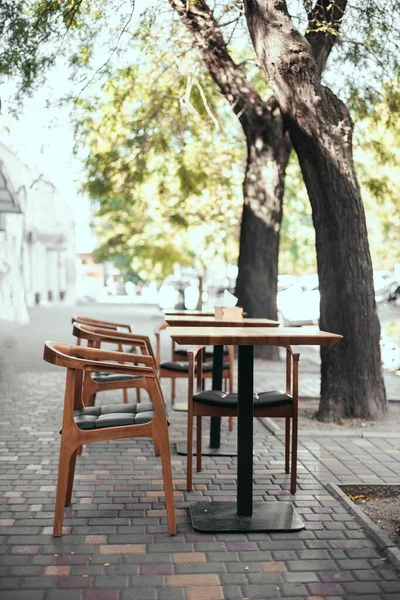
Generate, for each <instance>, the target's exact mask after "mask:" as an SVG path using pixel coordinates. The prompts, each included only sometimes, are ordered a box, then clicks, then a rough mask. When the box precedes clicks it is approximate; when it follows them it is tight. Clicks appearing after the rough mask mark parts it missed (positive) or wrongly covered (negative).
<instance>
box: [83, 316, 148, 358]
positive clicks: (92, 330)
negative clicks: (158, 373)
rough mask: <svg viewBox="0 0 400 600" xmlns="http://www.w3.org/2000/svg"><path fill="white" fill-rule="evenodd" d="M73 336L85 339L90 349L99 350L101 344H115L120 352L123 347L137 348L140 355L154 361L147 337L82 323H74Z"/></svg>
mask: <svg viewBox="0 0 400 600" xmlns="http://www.w3.org/2000/svg"><path fill="white" fill-rule="evenodd" d="M73 335H74V336H76V337H77V338H78V339H85V340H86V341H87V342H88V346H90V347H97V348H100V346H101V344H102V343H108V344H117V345H118V349H119V351H122V349H123V346H130V347H134V348H139V349H140V352H141V353H142V354H147V355H150V356H152V358H153V359H154V352H153V348H152V346H151V342H150V339H149V338H148V336H147V335H139V334H136V333H126V332H124V331H117V330H115V329H106V328H105V327H93V326H91V325H88V324H83V323H74V325H73Z"/></svg>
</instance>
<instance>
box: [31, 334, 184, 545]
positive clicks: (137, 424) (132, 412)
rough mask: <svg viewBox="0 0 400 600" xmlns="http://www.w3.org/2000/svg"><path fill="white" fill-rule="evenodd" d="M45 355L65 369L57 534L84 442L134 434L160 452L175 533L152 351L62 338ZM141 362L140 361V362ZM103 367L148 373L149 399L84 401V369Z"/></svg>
mask: <svg viewBox="0 0 400 600" xmlns="http://www.w3.org/2000/svg"><path fill="white" fill-rule="evenodd" d="M43 358H44V360H45V361H47V362H49V363H52V364H53V365H57V366H60V367H65V368H66V369H67V378H66V384H65V396H64V413H63V418H62V431H61V446H60V459H59V466H58V482H57V494H56V506H55V515H54V535H55V536H61V535H62V525H63V520H64V507H65V506H69V505H70V504H71V497H72V488H73V482H74V472H75V464H76V455H77V451H78V449H79V448H80V447H81V446H82V445H84V444H91V443H93V442H102V441H105V440H113V439H123V438H131V437H132V438H133V437H146V438H151V439H152V440H153V441H154V444H155V447H156V450H157V452H156V453H157V454H159V455H160V457H161V465H162V475H163V484H164V492H165V503H166V509H167V521H168V533H170V535H175V533H176V521H175V510H174V499H173V489H172V471H171V457H170V448H169V439H168V422H167V417H166V414H165V406H164V401H163V396H162V391H161V386H160V382H159V379H158V377H157V372H156V369H155V364H154V360H153V358H152V357H151V356H148V355H147V356H146V355H132V354H129V353H122V352H110V351H106V350H98V349H94V348H85V347H82V346H70V345H68V344H62V343H59V342H46V343H45V346H44V354H43ZM132 363H135V364H132ZM139 364H140V365H141V366H138V365H139ZM99 368H100V369H101V370H102V371H106V372H110V373H118V374H119V373H123V374H126V375H138V376H140V377H142V378H144V379H145V380H146V389H147V391H148V393H149V397H150V400H151V402H148V403H141V404H137V403H132V404H120V405H115V404H114V405H111V406H102V407H95V406H93V407H92V406H91V407H85V406H84V404H83V402H82V390H83V377H84V374H85V373H86V372H91V373H93V372H96V371H98V370H99Z"/></svg>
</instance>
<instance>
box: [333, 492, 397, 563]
mask: <svg viewBox="0 0 400 600" xmlns="http://www.w3.org/2000/svg"><path fill="white" fill-rule="evenodd" d="M346 485H359V484H357V483H354V484H350V483H346ZM326 489H327V490H328V491H329V492H331V494H332V496H333V497H334V498H335V499H336V500H339V502H341V503H342V504H344V505H345V506H346V508H348V509H349V511H350V512H351V513H353V514H354V516H355V517H356V518H357V520H358V521H360V522H361V525H362V526H363V527H364V529H365V530H366V531H367V533H368V535H369V536H370V537H371V538H372V539H373V541H374V542H375V544H376V545H377V546H378V548H379V550H381V551H382V552H383V553H384V555H385V556H386V558H387V559H388V560H389V561H390V562H391V563H392V564H393V566H395V567H396V568H397V569H400V549H399V548H397V546H396V544H395V543H394V542H392V540H391V539H390V538H389V537H388V536H387V535H385V534H384V533H383V532H382V531H381V529H379V527H378V526H377V525H375V523H374V522H373V521H371V519H370V518H369V517H367V515H366V514H365V513H364V512H363V511H362V510H361V509H360V508H358V506H357V505H356V504H354V502H352V501H351V500H350V498H349V497H348V496H347V495H346V494H345V493H344V492H343V491H342V490H341V489H340V487H339V485H337V484H336V483H328V484H327V485H326Z"/></svg>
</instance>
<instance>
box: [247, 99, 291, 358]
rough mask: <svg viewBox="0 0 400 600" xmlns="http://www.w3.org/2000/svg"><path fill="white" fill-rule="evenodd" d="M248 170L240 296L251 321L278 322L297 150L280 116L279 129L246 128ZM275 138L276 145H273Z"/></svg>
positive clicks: (266, 353) (267, 353)
mask: <svg viewBox="0 0 400 600" xmlns="http://www.w3.org/2000/svg"><path fill="white" fill-rule="evenodd" d="M246 134H247V135H246V142H247V165H246V173H245V178H244V182H243V196H244V205H243V215H242V223H241V228H240V252H239V273H238V278H237V282H236V296H237V297H238V299H239V305H240V306H242V307H243V309H244V311H245V312H246V313H247V316H248V317H268V318H272V319H276V315H277V306H276V297H277V280H278V255H279V237H280V228H281V222H282V202H283V192H284V182H285V171H286V166H287V162H288V160H289V155H290V151H291V148H292V145H291V143H290V140H289V136H288V135H285V134H284V133H283V124H282V119H281V116H280V112H279V111H277V113H276V114H275V117H274V129H271V123H270V122H269V123H268V125H267V127H266V128H264V129H262V128H261V127H260V126H258V127H257V125H256V124H254V127H252V128H248V129H246ZM271 138H273V142H274V143H273V144H271ZM256 355H257V356H258V357H261V356H262V357H263V358H267V359H270V360H278V358H279V352H278V348H273V347H259V348H257V349H256Z"/></svg>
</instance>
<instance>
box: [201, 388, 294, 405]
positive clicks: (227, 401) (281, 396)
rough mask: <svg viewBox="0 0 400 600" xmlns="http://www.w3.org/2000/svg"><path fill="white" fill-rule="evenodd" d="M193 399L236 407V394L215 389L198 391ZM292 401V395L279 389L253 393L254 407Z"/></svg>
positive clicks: (202, 402)
mask: <svg viewBox="0 0 400 600" xmlns="http://www.w3.org/2000/svg"><path fill="white" fill-rule="evenodd" d="M193 401H194V402H201V404H208V405H210V406H225V407H226V408H237V405H238V402H237V394H227V393H226V392H220V391H217V390H206V391H204V392H199V393H198V394H195V395H194V396H193ZM292 403H293V398H292V396H290V395H289V394H285V392H281V391H279V390H273V391H271V392H261V393H259V394H253V404H254V408H268V407H271V408H272V407H273V406H285V405H287V404H292Z"/></svg>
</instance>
